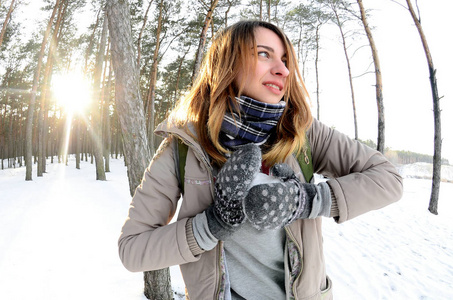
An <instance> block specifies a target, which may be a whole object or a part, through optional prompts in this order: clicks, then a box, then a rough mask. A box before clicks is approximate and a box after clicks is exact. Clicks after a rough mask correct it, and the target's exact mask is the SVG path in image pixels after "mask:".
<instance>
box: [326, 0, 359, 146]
mask: <svg viewBox="0 0 453 300" xmlns="http://www.w3.org/2000/svg"><path fill="white" fill-rule="evenodd" d="M334 5H335V4H332V11H333V13H334V14H335V19H336V20H337V26H338V29H339V30H340V34H341V40H342V42H343V51H344V56H345V58H346V63H347V66H348V76H349V87H350V89H351V100H352V112H353V116H354V134H355V139H356V140H358V139H359V133H358V128H357V112H356V107H355V97H354V85H353V83H352V72H351V62H350V61H349V55H348V49H347V46H346V39H345V36H344V33H343V26H342V24H341V21H340V17H339V16H338V12H337V10H336V8H335V7H334Z"/></svg>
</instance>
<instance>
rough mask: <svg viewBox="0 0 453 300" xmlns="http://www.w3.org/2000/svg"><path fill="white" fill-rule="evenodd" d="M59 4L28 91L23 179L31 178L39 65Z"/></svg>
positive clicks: (53, 15) (57, 0)
mask: <svg viewBox="0 0 453 300" xmlns="http://www.w3.org/2000/svg"><path fill="white" fill-rule="evenodd" d="M59 5H60V0H56V3H55V5H54V8H53V11H52V14H51V16H50V19H49V22H48V23H47V29H46V31H45V33H44V36H43V39H42V43H41V49H40V51H39V55H38V62H37V66H36V69H35V74H34V77H33V87H32V90H31V93H30V103H29V105H28V118H27V128H26V137H25V143H26V147H25V151H26V153H25V165H26V170H25V180H32V174H31V173H32V165H33V162H32V151H33V149H32V147H33V143H32V138H33V117H34V113H35V103H36V94H37V92H38V85H39V77H40V74H41V65H42V60H43V57H44V51H45V48H46V45H47V39H48V37H49V34H50V30H51V28H52V23H53V19H54V17H55V14H56V12H57V9H58V7H59Z"/></svg>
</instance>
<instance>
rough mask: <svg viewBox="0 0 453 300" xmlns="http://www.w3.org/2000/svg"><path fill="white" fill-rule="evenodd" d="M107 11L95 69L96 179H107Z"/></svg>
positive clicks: (94, 137) (93, 136)
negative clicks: (104, 131) (104, 116)
mask: <svg viewBox="0 0 453 300" xmlns="http://www.w3.org/2000/svg"><path fill="white" fill-rule="evenodd" d="M106 14H107V12H106V10H104V24H103V26H102V33H101V41H100V45H99V52H98V54H97V56H96V67H95V71H94V76H93V77H94V84H93V85H94V87H93V94H94V101H93V109H92V113H91V114H92V117H93V119H92V124H93V135H92V140H93V146H94V149H93V154H94V159H95V161H96V180H106V177H105V169H104V157H103V151H102V126H101V108H100V106H101V107H102V103H101V99H102V87H101V86H102V85H103V84H104V83H103V82H101V78H102V70H103V68H102V66H103V65H104V61H105V55H104V54H105V47H106V43H107V31H108V30H107V15H106Z"/></svg>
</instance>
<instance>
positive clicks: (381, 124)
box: [357, 0, 385, 153]
mask: <svg viewBox="0 0 453 300" xmlns="http://www.w3.org/2000/svg"><path fill="white" fill-rule="evenodd" d="M357 3H358V4H359V9H360V18H361V20H362V23H363V27H365V32H366V36H367V37H368V41H369V43H370V47H371V53H372V55H373V62H374V74H375V77H376V103H377V107H378V139H377V150H378V151H379V152H381V153H384V150H385V115H384V96H383V93H382V74H381V64H380V62H379V55H378V51H377V48H376V44H375V43H374V39H373V34H372V33H371V29H370V26H368V21H367V17H366V13H365V8H364V7H363V3H362V0H357Z"/></svg>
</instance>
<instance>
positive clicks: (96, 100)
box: [0, 0, 448, 179]
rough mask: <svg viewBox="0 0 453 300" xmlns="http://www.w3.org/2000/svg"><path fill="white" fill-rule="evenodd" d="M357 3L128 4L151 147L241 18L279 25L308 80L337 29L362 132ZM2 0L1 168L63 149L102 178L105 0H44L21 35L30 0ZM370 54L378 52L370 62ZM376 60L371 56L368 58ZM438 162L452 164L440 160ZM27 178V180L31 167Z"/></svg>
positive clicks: (112, 138)
mask: <svg viewBox="0 0 453 300" xmlns="http://www.w3.org/2000/svg"><path fill="white" fill-rule="evenodd" d="M358 2H361V1H357V2H356V1H333V0H316V1H314V0H313V1H301V2H298V3H294V2H291V1H284V0H273V1H262V0H261V1H258V0H251V1H239V0H228V1H226V0H218V1H164V0H160V1H159V0H150V1H143V0H139V1H131V2H130V5H129V12H130V22H131V28H132V38H133V47H134V55H135V57H134V59H135V61H136V64H137V68H138V70H139V85H140V88H139V91H140V98H141V100H142V103H143V104H142V106H143V108H142V109H143V111H144V115H145V118H146V130H147V136H148V140H149V141H150V143H149V151H150V153H151V154H152V153H153V152H154V149H155V148H156V147H157V146H158V145H159V143H160V139H159V138H155V137H154V135H153V134H152V132H153V129H154V128H155V126H156V124H158V123H160V122H161V121H162V120H163V119H164V118H165V116H166V114H167V113H168V111H169V110H170V109H171V108H172V107H173V106H174V104H175V102H176V101H177V100H178V99H179V98H180V97H183V96H184V93H185V92H186V91H187V89H188V88H189V87H190V86H191V83H192V82H193V80H194V79H195V77H196V72H197V70H198V69H199V67H200V63H201V59H202V56H203V52H204V49H205V48H206V47H209V42H210V39H211V38H212V37H213V36H214V35H215V33H216V32H217V31H218V30H221V29H222V28H224V27H225V26H228V24H231V23H234V22H235V21H236V20H240V19H241V18H256V19H262V20H270V21H271V22H273V23H275V24H277V25H279V26H280V27H281V28H282V29H284V30H285V31H286V32H287V33H288V35H289V38H290V39H291V41H292V43H293V45H294V47H295V49H296V51H297V55H298V58H299V63H300V69H301V71H302V73H303V75H304V77H305V74H306V73H307V70H310V71H312V70H313V69H314V71H315V73H316V77H317V73H318V71H319V70H318V68H317V62H318V60H319V59H320V58H319V50H320V46H319V45H320V40H321V39H323V38H325V37H324V36H323V35H322V34H321V28H322V27H323V26H325V25H326V24H329V23H330V24H334V25H336V26H337V27H338V29H339V33H340V36H341V41H342V43H343V46H344V53H342V54H339V55H342V56H344V57H345V59H346V61H347V62H348V69H349V77H350V78H349V80H350V89H351V100H352V105H353V109H354V126H355V131H356V136H355V138H356V139H358V135H357V127H358V125H357V121H356V118H357V117H356V112H355V108H354V106H355V101H356V100H355V99H354V85H353V80H352V77H351V70H350V69H351V64H350V63H349V60H350V59H351V57H352V56H353V55H354V53H353V51H359V50H360V49H358V48H359V47H363V40H364V38H366V34H367V29H368V31H369V33H370V34H371V30H369V28H370V26H368V24H367V23H366V14H367V13H366V11H365V8H363V4H362V8H363V11H364V13H363V17H362V16H361V11H360V6H359V5H358ZM0 4H1V10H0V21H2V23H3V24H2V25H3V26H2V32H1V36H0V47H1V48H0V49H1V54H0V76H1V77H0V78H1V80H0V83H1V85H0V158H1V162H2V163H1V168H2V169H3V168H12V167H15V166H22V165H24V164H25V159H24V158H25V157H26V149H27V147H28V148H31V149H30V150H31V156H32V157H33V162H32V163H33V164H36V165H37V168H36V169H37V170H36V176H42V174H43V173H45V172H46V170H45V168H46V163H45V162H46V158H50V160H51V162H53V160H54V159H55V160H57V161H58V162H61V161H65V157H66V156H67V155H69V154H75V155H76V156H77V157H78V158H80V159H85V160H88V159H90V160H91V161H93V160H94V159H96V162H97V167H98V168H97V169H98V171H97V172H98V173H99V174H97V177H98V179H102V178H105V174H104V172H108V169H109V165H108V163H109V159H108V158H109V155H114V156H115V157H118V156H119V155H122V154H123V137H122V134H121V129H120V122H119V120H118V114H117V108H116V107H117V106H116V101H115V74H114V72H113V69H112V65H111V56H110V52H111V50H110V39H109V34H108V28H107V20H106V10H105V3H104V2H103V1H84V0H72V1H69V0H66V1H65V0H58V1H45V6H44V7H43V9H42V12H40V13H42V14H43V15H45V16H46V17H45V18H43V21H42V22H41V23H40V24H39V26H38V27H37V28H36V29H35V30H34V32H33V33H32V34H31V35H28V38H27V39H25V38H24V37H26V35H25V34H24V32H22V31H21V27H22V26H23V25H22V24H21V22H22V20H21V17H20V16H19V15H17V14H15V11H18V10H19V8H20V7H21V6H24V5H27V3H26V1H23V0H11V1H2V2H1V3H0ZM401 5H403V4H401ZM189 10H190V11H191V13H190V14H188V11H189ZM193 11H195V12H197V13H192V12H193ZM371 13H372V12H371ZM188 16H189V17H188ZM81 18H84V19H85V20H86V19H89V22H85V23H87V28H79V27H80V26H78V23H79V21H80V20H81ZM364 24H365V25H366V26H365V28H364ZM370 41H372V40H370ZM370 45H371V48H373V44H372V43H370V44H369V45H367V46H368V47H370ZM360 51H364V50H360ZM376 61H378V60H377V59H376V58H375V59H374V63H375V64H376ZM372 63H373V59H372V58H371V57H370V60H369V62H368V64H370V65H371V64H372ZM377 68H379V67H377ZM377 68H376V66H374V69H377ZM370 69H373V67H371V68H370ZM369 72H373V73H376V74H378V73H379V72H374V71H373V70H372V71H369ZM316 80H318V79H317V78H316ZM377 80H379V79H378V78H377ZM377 82H378V81H377ZM317 85H318V86H319V82H317ZM378 88H379V83H377V84H376V89H377V94H376V97H377V103H378V107H381V108H380V109H379V110H378V112H377V113H378V114H379V127H381V126H385V125H384V121H385V117H384V109H383V103H382V98H381V100H380V99H379V95H378V92H379V91H378ZM381 97H382V96H381ZM312 98H313V99H314V100H316V107H317V117H318V118H320V115H319V112H320V111H322V109H320V106H321V105H322V104H320V97H319V90H318V89H317V90H316V91H315V95H312ZM321 101H322V100H321ZM378 132H379V134H378V140H377V145H376V148H377V149H378V150H380V151H381V152H384V151H385V148H384V147H385V144H384V138H385V131H384V127H383V128H379V130H378ZM418 156H420V155H418V154H414V155H412V158H411V159H408V158H407V153H406V155H405V158H404V159H402V160H401V161H397V163H404V162H406V161H411V162H415V161H418V159H417V158H416V157H418ZM423 161H426V159H425V160H423ZM443 163H448V161H446V160H443ZM27 177H28V179H31V178H32V175H31V173H30V172H27Z"/></svg>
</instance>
